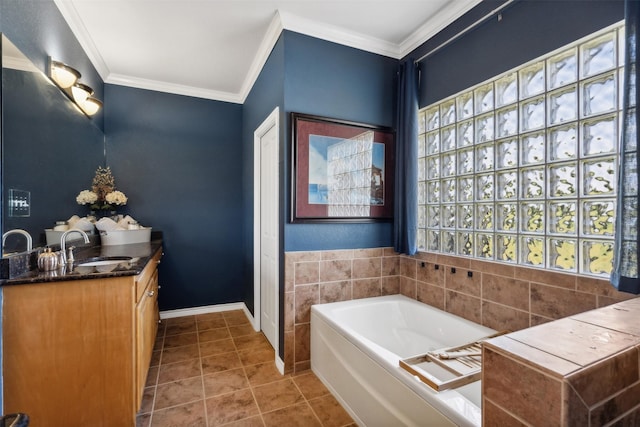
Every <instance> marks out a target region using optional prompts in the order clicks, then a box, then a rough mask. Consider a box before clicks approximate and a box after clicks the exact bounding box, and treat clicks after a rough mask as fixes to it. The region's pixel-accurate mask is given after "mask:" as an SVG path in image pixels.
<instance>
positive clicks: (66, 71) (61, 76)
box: [50, 61, 80, 89]
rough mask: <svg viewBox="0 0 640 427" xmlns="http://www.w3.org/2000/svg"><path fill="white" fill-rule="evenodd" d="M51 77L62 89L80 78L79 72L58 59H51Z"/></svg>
mask: <svg viewBox="0 0 640 427" xmlns="http://www.w3.org/2000/svg"><path fill="white" fill-rule="evenodd" d="M50 72H51V78H52V79H53V81H54V82H55V83H56V84H57V85H58V86H60V87H61V88H63V89H67V88H69V87H71V86H73V85H74V84H75V83H76V82H77V81H78V79H79V78H80V72H79V71H78V70H76V69H75V68H72V67H70V66H68V65H67V64H63V63H62V62H59V61H51V70H50Z"/></svg>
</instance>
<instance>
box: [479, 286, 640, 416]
mask: <svg viewBox="0 0 640 427" xmlns="http://www.w3.org/2000/svg"><path fill="white" fill-rule="evenodd" d="M638 318H640V299H639V298H636V299H632V300H628V301H623V302H620V303H617V304H613V305H610V306H607V307H604V308H600V309H596V310H591V311H588V312H585V313H581V314H578V315H574V316H570V317H567V318H564V319H561V320H556V321H553V322H550V323H545V324H543V325H539V326H537V327H534V328H530V329H526V330H522V331H519V332H514V333H512V334H508V335H505V336H502V337H499V338H495V339H492V340H490V341H488V342H487V343H485V345H484V350H483V360H484V366H483V376H482V388H483V424H484V425H513V426H516V425H518V426H520V425H522V426H525V425H526V426H530V425H531V426H585V427H589V426H592V427H595V426H602V425H621V426H622V425H628V426H632V425H639V424H640V394H639V393H640V368H639V366H640V326H639V325H638Z"/></svg>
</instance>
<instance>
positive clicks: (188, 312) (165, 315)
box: [160, 302, 254, 324]
mask: <svg viewBox="0 0 640 427" xmlns="http://www.w3.org/2000/svg"><path fill="white" fill-rule="evenodd" d="M232 310H242V311H244V313H245V314H246V315H247V317H248V318H249V320H251V324H254V321H253V316H252V315H251V312H250V311H249V309H248V308H247V306H246V304H245V303H243V302H232V303H229V304H216V305H205V306H202V307H192V308H179V309H177V310H166V311H161V312H160V318H161V319H171V318H173V317H183V316H195V315H197V314H207V313H219V312H222V311H232Z"/></svg>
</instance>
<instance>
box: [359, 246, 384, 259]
mask: <svg viewBox="0 0 640 427" xmlns="http://www.w3.org/2000/svg"><path fill="white" fill-rule="evenodd" d="M383 252H384V249H383V248H370V249H354V250H353V258H379V257H381V256H382V254H383Z"/></svg>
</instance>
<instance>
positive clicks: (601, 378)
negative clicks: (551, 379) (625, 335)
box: [567, 347, 640, 409]
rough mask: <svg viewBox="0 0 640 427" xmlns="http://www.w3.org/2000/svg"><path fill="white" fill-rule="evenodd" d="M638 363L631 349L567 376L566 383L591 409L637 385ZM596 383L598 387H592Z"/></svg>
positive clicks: (636, 351) (639, 376)
mask: <svg viewBox="0 0 640 427" xmlns="http://www.w3.org/2000/svg"><path fill="white" fill-rule="evenodd" d="M639 362H640V360H639V358H638V349H637V347H632V348H630V349H627V350H624V351H622V352H620V353H617V354H614V355H613V356H611V357H608V358H606V359H605V360H600V361H598V363H597V364H595V365H594V366H588V367H586V368H584V369H581V370H580V371H578V372H575V373H573V374H571V375H569V376H568V377H567V381H568V383H569V384H570V385H571V387H572V388H573V389H574V390H575V391H576V393H577V394H578V396H579V397H580V400H582V401H584V402H585V403H586V404H587V406H589V407H591V406H594V405H595V404H596V403H598V402H601V401H603V400H605V399H606V398H607V397H609V396H613V395H614V394H617V393H618V392H620V391H622V390H624V389H626V388H628V387H631V386H633V385H634V384H636V383H638V381H640V375H639V371H638V365H639ZM596 383H597V384H598V387H594V386H593V384H596ZM629 409H630V408H629Z"/></svg>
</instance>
